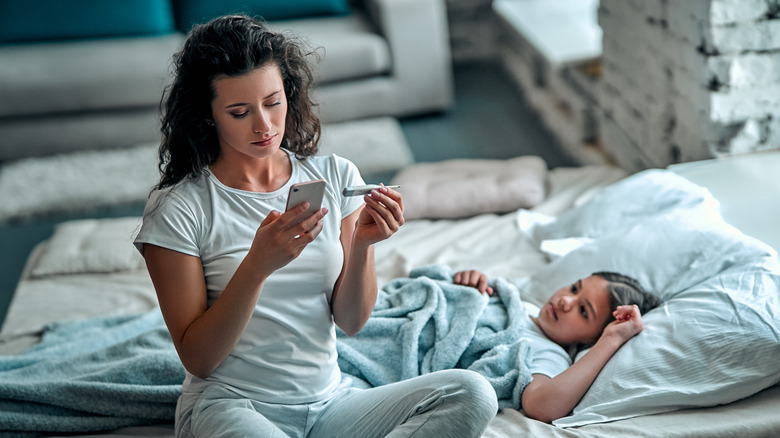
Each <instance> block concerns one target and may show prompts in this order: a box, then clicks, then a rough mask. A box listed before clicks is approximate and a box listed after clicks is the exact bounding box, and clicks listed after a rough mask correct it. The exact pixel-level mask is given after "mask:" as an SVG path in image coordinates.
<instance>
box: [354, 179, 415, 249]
mask: <svg viewBox="0 0 780 438" xmlns="http://www.w3.org/2000/svg"><path fill="white" fill-rule="evenodd" d="M363 199H364V200H365V201H366V206H365V207H364V208H363V211H361V212H360V217H359V218H358V221H357V227H356V229H355V243H356V244H362V245H366V246H367V245H371V244H374V243H376V242H379V241H382V240H385V239H387V238H388V237H390V236H392V235H393V234H395V232H396V231H398V229H399V228H400V227H401V225H403V224H404V202H403V197H402V196H401V194H400V193H398V192H397V191H395V190H393V189H389V188H387V187H384V186H383V187H381V188H379V189H376V190H373V191H371V193H370V194H368V195H365V196H364V197H363Z"/></svg>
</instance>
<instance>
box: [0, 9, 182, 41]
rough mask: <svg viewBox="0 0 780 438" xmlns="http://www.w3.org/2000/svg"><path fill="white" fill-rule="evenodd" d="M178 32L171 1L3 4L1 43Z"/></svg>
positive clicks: (0, 24)
mask: <svg viewBox="0 0 780 438" xmlns="http://www.w3.org/2000/svg"><path fill="white" fill-rule="evenodd" d="M175 31H176V28H175V26H174V20H173V10H172V7H171V3H170V0H117V1H114V0H0V43H17V42H28V41H52V40H67V39H79V38H102V37H114V36H129V35H161V34H167V33H171V32H175Z"/></svg>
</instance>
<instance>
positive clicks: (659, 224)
mask: <svg viewBox="0 0 780 438" xmlns="http://www.w3.org/2000/svg"><path fill="white" fill-rule="evenodd" d="M713 207H717V203H716V202H715V200H714V199H713V198H712V197H711V195H710V194H709V193H708V192H706V191H703V189H702V188H701V187H698V186H695V185H692V184H691V183H690V182H688V181H687V180H683V181H681V178H680V177H678V176H676V175H673V174H671V173H668V172H662V171H661V172H659V171H648V172H643V173H640V174H636V175H634V176H632V177H630V178H627V179H626V180H623V181H620V182H618V183H616V184H613V185H612V186H610V187H608V188H606V189H605V190H604V191H602V192H601V193H599V195H597V196H595V197H593V198H592V199H591V200H590V201H588V202H586V203H585V204H583V205H581V206H579V207H577V208H575V209H572V210H570V211H569V212H567V213H566V214H564V215H561V216H560V218H559V219H558V221H560V223H557V224H556V222H558V221H555V222H551V223H547V224H541V225H539V226H538V227H537V228H535V229H533V230H532V233H534V234H535V235H536V236H537V237H539V236H544V237H553V238H555V239H563V238H567V237H577V236H582V235H585V236H588V237H589V238H590V239H592V240H588V239H584V240H583V244H582V245H581V246H579V247H576V245H575V246H574V247H576V249H573V250H572V251H571V252H569V253H566V254H565V255H563V256H562V257H561V258H559V259H557V260H555V261H554V262H552V263H550V264H549V265H547V266H546V267H544V268H542V269H541V270H539V271H538V272H536V273H535V274H534V275H533V276H531V277H530V278H529V279H528V281H527V282H526V283H525V284H524V285H522V287H523V288H524V289H526V292H528V293H530V294H532V295H533V296H534V297H535V298H537V299H540V300H546V299H547V298H549V296H550V295H551V294H552V293H553V292H554V291H555V290H557V289H558V288H560V287H562V286H564V285H568V284H571V283H572V282H573V281H575V280H577V279H578V278H583V277H586V276H588V275H590V274H591V273H593V272H595V271H601V270H607V271H615V272H620V273H623V274H626V275H629V276H632V277H634V278H636V279H637V280H639V282H640V283H642V285H643V286H644V287H645V288H647V289H649V290H650V291H652V292H654V293H656V294H658V295H659V296H660V297H661V299H662V300H663V304H662V305H661V306H660V307H659V308H657V309H654V310H652V311H650V312H648V313H647V314H646V315H644V316H643V321H644V326H645V329H644V331H643V332H641V333H640V334H639V335H637V336H636V337H634V338H632V339H631V340H629V341H628V342H627V343H626V344H625V345H623V347H622V348H621V349H620V350H618V351H617V352H616V353H615V355H614V356H613V357H612V359H610V361H609V362H608V363H607V364H606V366H605V367H604V369H602V371H601V372H600V373H599V375H598V377H597V378H596V380H595V381H594V382H593V385H592V386H591V388H590V389H589V390H588V392H587V393H586V394H585V396H584V397H583V399H582V400H581V401H580V403H579V404H578V405H577V406H576V407H575V409H574V411H573V413H572V415H571V416H568V417H564V418H561V419H559V420H556V421H554V422H553V424H554V425H556V426H559V427H573V426H581V425H585V424H590V423H598V422H606V421H614V420H618V419H624V418H630V417H634V416H639V415H649V414H653V413H660V412H668V411H673V410H677V409H681V408H687V407H703V406H713V405H717V404H723V403H729V402H732V401H734V400H737V399H740V398H744V397H747V396H749V395H751V394H754V393H756V392H758V391H760V390H761V389H764V388H766V387H769V386H771V385H773V384H775V383H777V382H778V381H780V369H778V368H777V367H776V366H773V365H770V364H776V363H778V361H780V344H778V339H780V302H778V299H777V296H778V294H780V264H779V263H778V261H777V254H776V252H775V251H774V250H773V249H772V248H771V247H769V246H768V245H766V244H764V243H762V242H760V241H758V240H756V239H753V238H751V237H748V236H746V235H744V234H742V233H741V232H740V231H739V230H737V229H736V228H734V227H732V226H731V225H728V224H727V223H726V222H725V221H724V220H723V218H722V217H721V216H720V215H719V214H718V212H717V208H713Z"/></svg>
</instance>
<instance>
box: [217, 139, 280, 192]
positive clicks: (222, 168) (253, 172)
mask: <svg viewBox="0 0 780 438" xmlns="http://www.w3.org/2000/svg"><path fill="white" fill-rule="evenodd" d="M209 170H210V171H211V172H212V173H213V174H214V176H216V177H217V179H218V180H219V181H220V182H221V183H222V184H224V185H226V186H228V187H232V188H234V189H238V190H244V191H248V192H260V193H265V192H273V191H275V190H278V189H280V188H281V187H282V186H284V185H285V183H287V181H289V179H290V176H292V163H291V162H290V157H289V156H288V154H287V152H285V151H284V150H282V149H279V150H278V151H277V152H276V153H274V154H273V155H271V156H269V157H265V158H248V157H247V156H245V155H241V156H236V155H231V154H224V153H223V154H220V156H219V158H217V161H216V162H215V163H214V164H212V165H211V166H210V168H209Z"/></svg>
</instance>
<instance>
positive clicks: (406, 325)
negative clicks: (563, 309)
mask: <svg viewBox="0 0 780 438" xmlns="http://www.w3.org/2000/svg"><path fill="white" fill-rule="evenodd" d="M452 278H453V272H452V270H451V269H450V268H448V267H446V266H442V265H434V266H426V267H422V268H418V269H415V270H413V271H412V272H411V274H410V277H409V278H399V279H396V280H393V281H392V282H390V283H389V284H388V285H386V286H385V287H384V288H383V289H382V290H381V291H379V296H378V298H377V303H376V306H375V307H374V311H373V313H372V314H371V318H370V319H369V320H368V322H367V323H366V325H365V327H363V329H362V330H361V331H360V333H358V334H357V335H356V336H353V337H347V336H346V335H345V334H344V333H343V332H341V331H338V335H339V342H338V353H339V366H340V367H341V369H342V371H343V372H344V373H346V374H349V375H351V376H352V377H354V378H355V379H357V386H360V385H361V384H362V385H367V386H379V385H384V384H388V383H392V382H397V381H400V380H404V379H408V378H411V377H415V376H419V375H421V374H425V373H430V372H433V371H438V370H445V369H451V368H464V369H470V370H474V371H476V372H479V373H481V374H482V375H484V376H485V377H486V378H487V379H488V381H489V382H490V383H491V384H492V385H493V388H494V389H495V390H496V394H497V395H498V399H499V406H500V407H513V408H517V407H518V406H519V405H520V395H521V394H522V390H523V389H524V388H525V386H526V385H527V384H528V383H529V382H530V381H531V374H530V372H529V371H528V368H527V366H526V364H525V358H526V355H527V353H528V346H527V343H526V342H525V341H521V340H520V336H521V334H522V329H521V327H522V324H521V321H523V318H528V315H527V313H526V311H525V306H524V305H523V304H522V301H521V300H520V295H519V292H518V290H517V288H516V287H515V286H513V285H511V284H510V283H508V282H506V281H504V280H502V279H497V280H495V282H494V283H493V288H494V290H495V293H494V294H493V296H492V297H490V298H488V296H487V295H482V294H480V293H479V292H477V290H476V289H474V288H471V287H466V286H460V285H455V284H453V283H452Z"/></svg>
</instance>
